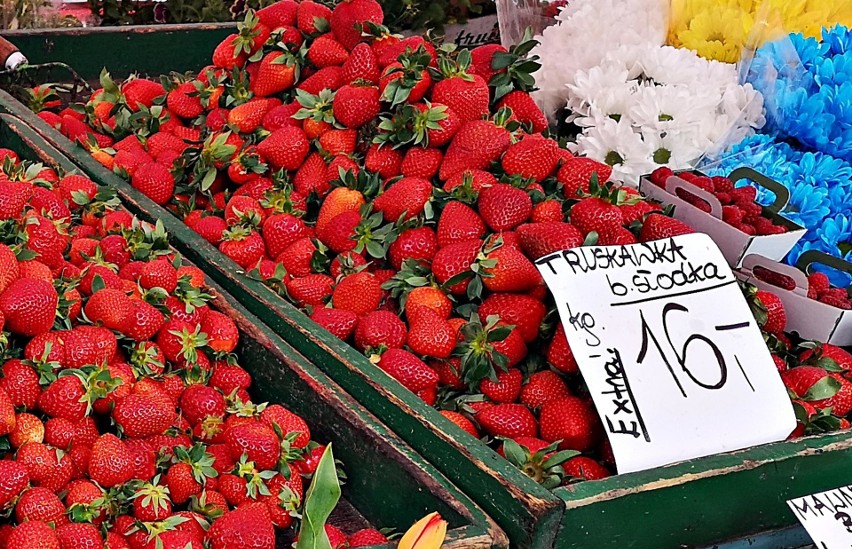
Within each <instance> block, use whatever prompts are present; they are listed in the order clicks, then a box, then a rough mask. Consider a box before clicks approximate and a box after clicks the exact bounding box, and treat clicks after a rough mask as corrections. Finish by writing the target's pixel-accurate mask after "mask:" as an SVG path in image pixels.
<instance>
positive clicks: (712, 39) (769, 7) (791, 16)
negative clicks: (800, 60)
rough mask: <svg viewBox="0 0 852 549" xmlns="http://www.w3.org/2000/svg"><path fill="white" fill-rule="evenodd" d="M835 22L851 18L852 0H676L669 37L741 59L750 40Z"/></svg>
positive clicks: (707, 53) (709, 53) (703, 51)
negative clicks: (850, 0) (851, 0)
mask: <svg viewBox="0 0 852 549" xmlns="http://www.w3.org/2000/svg"><path fill="white" fill-rule="evenodd" d="M836 24H846V25H849V24H852V2H849V0H673V1H672V9H671V21H670V25H669V36H668V43H669V44H671V45H673V46H676V47H679V48H688V49H692V50H695V51H696V52H698V54H699V55H701V56H702V57H705V58H707V59H715V60H717V61H725V62H728V63H736V62H737V61H739V60H740V57H741V56H742V52H743V49H744V48H745V47H746V46H751V47H755V46H759V45H761V43H762V42H763V41H766V40H774V39H776V38H777V37H778V36H779V35H780V33H782V32H784V33H789V32H796V33H802V34H803V35H804V36H819V34H820V32H821V31H822V28H823V27H826V26H832V25H836Z"/></svg>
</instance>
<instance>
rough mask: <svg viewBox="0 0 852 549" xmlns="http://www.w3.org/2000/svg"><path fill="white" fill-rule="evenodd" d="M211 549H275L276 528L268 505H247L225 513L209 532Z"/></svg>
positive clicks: (208, 540) (208, 539)
mask: <svg viewBox="0 0 852 549" xmlns="http://www.w3.org/2000/svg"><path fill="white" fill-rule="evenodd" d="M207 542H208V543H209V544H210V547H211V549H231V548H233V547H245V546H247V545H248V546H250V547H251V548H252V549H274V548H275V528H274V527H273V526H272V520H271V518H270V516H269V511H267V509H266V505H264V504H262V503H245V504H243V505H240V506H239V507H237V508H236V509H234V510H233V511H230V512H227V513H225V514H224V515H223V516H222V517H220V518H219V519H218V520H216V521H215V522H213V524H212V525H211V526H210V529H209V530H208V531H207Z"/></svg>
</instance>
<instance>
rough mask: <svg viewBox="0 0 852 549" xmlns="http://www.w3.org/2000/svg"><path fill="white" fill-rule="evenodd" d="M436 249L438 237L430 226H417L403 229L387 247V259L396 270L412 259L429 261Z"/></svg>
mask: <svg viewBox="0 0 852 549" xmlns="http://www.w3.org/2000/svg"><path fill="white" fill-rule="evenodd" d="M437 251H438V238H437V236H436V235H435V231H433V230H432V229H431V228H430V227H425V226H424V227H417V228H415V229H408V230H405V231H403V232H402V233H401V234H400V235H399V237H397V239H396V240H394V241H393V243H392V244H391V245H390V248H389V249H388V259H389V260H390V263H391V265H392V266H393V267H394V269H396V270H401V269H402V266H403V264H404V263H405V262H406V261H407V260H409V259H413V260H415V261H418V262H426V263H429V262H431V261H432V258H433V257H435V253H437Z"/></svg>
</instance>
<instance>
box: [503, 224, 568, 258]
mask: <svg viewBox="0 0 852 549" xmlns="http://www.w3.org/2000/svg"><path fill="white" fill-rule="evenodd" d="M516 234H517V235H518V239H519V240H520V242H521V247H522V248H523V250H524V253H526V254H527V256H529V257H531V258H533V259H538V258H540V257H544V256H546V255H548V254H551V253H553V252H558V251H561V250H568V249H571V248H576V247H577V246H582V245H583V235H582V233H581V232H580V231H579V230H578V229H577V228H576V227H575V226H574V225H571V224H570V223H561V222H559V223H531V224H526V225H521V226H519V227H518V228H517V230H516Z"/></svg>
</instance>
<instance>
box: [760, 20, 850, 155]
mask: <svg viewBox="0 0 852 549" xmlns="http://www.w3.org/2000/svg"><path fill="white" fill-rule="evenodd" d="M747 78H748V81H749V82H751V83H752V84H753V85H754V87H755V88H756V89H758V90H760V91H761V92H762V93H763V94H764V95H765V96H766V104H767V118H768V121H769V124H768V127H767V129H768V130H771V131H773V132H775V133H777V134H778V135H779V136H782V137H785V138H795V139H796V140H797V141H798V142H799V143H801V144H802V145H803V146H804V147H806V148H808V149H811V150H815V151H820V152H824V153H828V154H831V155H833V156H836V157H839V158H843V159H845V160H852V109H850V103H852V34H850V32H849V30H848V29H847V28H846V27H842V26H836V27H833V28H831V29H825V30H824V31H823V34H822V37H821V40H817V39H815V38H806V37H804V36H803V35H801V34H793V35H790V38H789V40H787V39H784V40H780V41H775V42H771V43H768V44H766V45H764V46H763V47H761V48H760V49H759V50H758V51H757V53H756V55H755V58H754V62H753V63H752V65H751V68H750V70H749V72H748V76H747Z"/></svg>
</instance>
